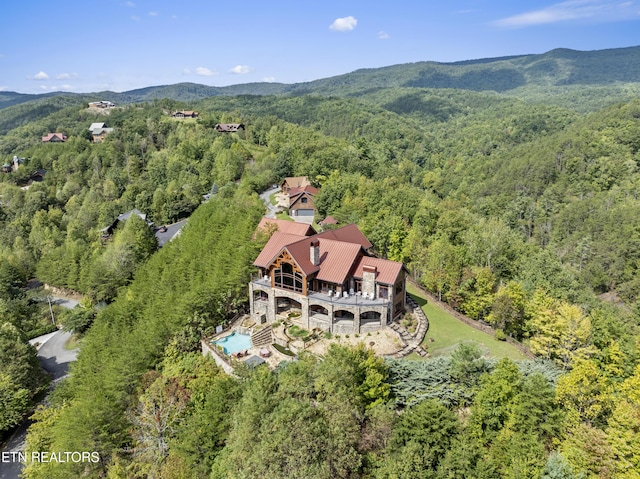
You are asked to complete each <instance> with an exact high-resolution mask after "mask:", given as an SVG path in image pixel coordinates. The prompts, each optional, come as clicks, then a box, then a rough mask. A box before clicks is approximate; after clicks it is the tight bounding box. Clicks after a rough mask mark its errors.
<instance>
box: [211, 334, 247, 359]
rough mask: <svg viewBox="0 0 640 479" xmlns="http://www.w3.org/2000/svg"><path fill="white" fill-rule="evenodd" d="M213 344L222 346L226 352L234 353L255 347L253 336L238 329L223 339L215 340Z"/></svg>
mask: <svg viewBox="0 0 640 479" xmlns="http://www.w3.org/2000/svg"><path fill="white" fill-rule="evenodd" d="M213 344H216V345H218V346H222V349H224V353H225V354H233V353H237V352H238V351H244V350H245V349H250V348H252V347H253V344H251V336H249V335H248V334H240V333H239V332H237V331H234V332H233V333H232V334H230V335H229V336H226V337H224V338H222V339H218V340H217V341H213Z"/></svg>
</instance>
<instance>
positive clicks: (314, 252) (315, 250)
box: [309, 239, 320, 266]
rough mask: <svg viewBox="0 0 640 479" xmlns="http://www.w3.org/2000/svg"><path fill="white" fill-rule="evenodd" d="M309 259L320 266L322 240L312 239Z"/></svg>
mask: <svg viewBox="0 0 640 479" xmlns="http://www.w3.org/2000/svg"><path fill="white" fill-rule="evenodd" d="M309 261H311V264H312V265H314V266H318V265H319V264H320V241H318V240H317V239H316V240H312V241H311V246H310V248H309Z"/></svg>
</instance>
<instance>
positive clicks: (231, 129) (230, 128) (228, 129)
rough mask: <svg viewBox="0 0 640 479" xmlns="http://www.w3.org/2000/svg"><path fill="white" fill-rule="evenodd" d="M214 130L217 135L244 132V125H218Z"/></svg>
mask: <svg viewBox="0 0 640 479" xmlns="http://www.w3.org/2000/svg"><path fill="white" fill-rule="evenodd" d="M214 129H215V130H216V131H217V132H219V133H237V132H238V131H240V130H244V125H243V124H242V123H218V124H216V126H214Z"/></svg>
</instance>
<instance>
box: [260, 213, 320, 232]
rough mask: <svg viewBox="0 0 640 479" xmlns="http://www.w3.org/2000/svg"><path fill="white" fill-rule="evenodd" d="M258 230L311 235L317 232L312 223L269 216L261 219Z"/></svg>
mask: <svg viewBox="0 0 640 479" xmlns="http://www.w3.org/2000/svg"><path fill="white" fill-rule="evenodd" d="M257 230H259V231H265V232H273V231H280V232H281V233H288V234H294V235H298V236H311V235H314V234H316V232H315V231H314V230H313V228H312V227H311V225H308V224H306V223H296V222H295V221H287V220H279V219H276V218H267V217H264V218H262V219H261V220H260V224H259V225H258V228H257Z"/></svg>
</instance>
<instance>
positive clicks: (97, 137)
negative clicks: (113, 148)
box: [91, 128, 113, 143]
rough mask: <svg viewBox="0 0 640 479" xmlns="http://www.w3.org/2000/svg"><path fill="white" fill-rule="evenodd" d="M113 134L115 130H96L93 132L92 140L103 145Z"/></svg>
mask: <svg viewBox="0 0 640 479" xmlns="http://www.w3.org/2000/svg"><path fill="white" fill-rule="evenodd" d="M111 132H113V128H96V129H95V130H93V131H92V132H91V140H92V141H93V142H94V143H102V142H103V141H104V139H105V138H106V136H107V135H108V134H109V133H111Z"/></svg>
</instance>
